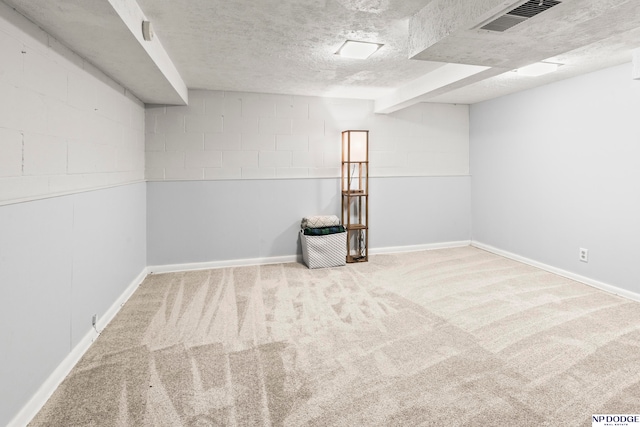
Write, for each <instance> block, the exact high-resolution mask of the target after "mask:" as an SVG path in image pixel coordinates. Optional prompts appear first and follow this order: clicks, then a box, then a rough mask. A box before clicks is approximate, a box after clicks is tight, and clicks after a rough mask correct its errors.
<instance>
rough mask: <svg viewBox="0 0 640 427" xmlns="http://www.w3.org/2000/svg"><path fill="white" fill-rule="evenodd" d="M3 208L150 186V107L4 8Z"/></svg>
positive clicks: (0, 20)
mask: <svg viewBox="0 0 640 427" xmlns="http://www.w3.org/2000/svg"><path fill="white" fill-rule="evenodd" d="M0 58H2V60H0V153H2V155H0V204H7V203H13V202H16V201H26V200H33V199H38V198H42V197H48V196H52V195H61V194H68V193H73V192H77V191H82V190H88V189H95V188H102V187H108V186H113V185H119V184H125V183H132V182H138V181H141V180H143V179H144V105H143V104H142V103H141V102H140V101H139V100H138V99H136V98H135V97H134V96H133V95H132V94H131V93H129V92H128V91H127V90H126V89H124V88H123V87H122V86H120V85H119V84H117V83H115V82H114V81H112V80H111V79H110V78H108V77H107V76H105V75H104V74H103V73H102V72H101V71H99V70H98V69H97V68H95V67H94V66H93V65H91V64H90V63H88V62H87V61H85V60H83V59H82V58H81V57H80V56H78V55H77V54H75V53H74V52H72V51H71V50H69V49H68V48H66V47H65V46H63V45H62V44H60V43H59V42H58V41H57V40H56V39H55V38H53V37H51V36H50V35H48V34H47V33H45V32H44V31H42V30H41V29H40V28H38V27H37V26H35V25H34V24H33V23H31V22H30V21H28V20H27V19H25V18H24V17H23V16H21V15H19V14H18V13H16V12H15V11H14V10H13V9H11V8H10V7H9V6H7V5H6V4H4V3H0Z"/></svg>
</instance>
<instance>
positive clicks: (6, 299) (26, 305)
mask: <svg viewBox="0 0 640 427" xmlns="http://www.w3.org/2000/svg"><path fill="white" fill-rule="evenodd" d="M0 58H1V59H0V402H1V403H0V425H7V424H8V423H9V422H10V420H12V419H13V418H14V417H15V416H16V414H17V413H18V412H19V411H20V410H21V408H23V407H24V406H25V404H27V402H28V401H29V400H30V399H31V398H32V396H34V393H36V391H37V390H38V389H39V388H40V386H41V385H42V384H43V383H44V381H45V380H46V379H47V378H48V377H49V375H51V373H52V372H54V370H55V369H56V368H57V367H58V366H59V365H60V363H61V362H62V361H63V360H64V359H65V358H66V357H68V356H69V355H70V354H71V353H72V350H73V349H74V347H76V346H77V345H78V344H79V342H80V341H81V340H82V339H83V337H85V336H86V335H87V333H89V332H90V330H91V317H92V315H93V314H97V315H98V317H99V319H100V318H102V315H103V314H104V313H105V312H106V311H107V310H108V309H109V308H110V307H111V305H112V304H113V303H114V302H116V301H117V299H118V297H119V296H120V295H121V294H122V293H123V292H124V291H125V289H126V288H127V287H128V286H129V285H130V284H131V283H132V281H133V280H134V279H135V278H136V277H137V276H138V275H139V274H140V273H141V272H142V271H143V269H144V267H145V265H146V264H145V263H146V215H145V209H146V187H145V184H144V183H143V182H141V181H142V179H143V176H144V106H143V105H142V103H141V102H140V101H138V100H137V99H135V98H134V97H133V96H131V94H129V93H128V92H127V91H126V90H125V89H124V88H122V87H121V86H119V85H118V84H116V83H115V82H113V81H111V80H110V79H109V78H107V77H106V76H105V75H104V74H102V73H101V72H100V71H98V70H97V69H95V68H94V67H92V66H91V65H90V64H88V63H87V62H85V61H83V60H82V59H81V58H80V57H78V56H77V55H76V54H74V53H72V52H71V51H69V50H68V49H67V48H65V47H64V46H62V45H61V44H59V43H58V42H57V41H56V40H55V39H53V38H52V37H50V36H49V35H47V34H46V33H45V32H43V31H42V30H40V29H39V28H38V27H37V26H35V25H34V24H32V23H30V22H29V21H27V20H26V19H24V18H23V17H22V16H21V15H18V14H17V13H16V12H14V11H13V10H12V9H10V8H9V7H8V6H6V5H5V4H4V3H2V2H0Z"/></svg>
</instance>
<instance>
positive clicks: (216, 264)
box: [147, 240, 471, 274]
mask: <svg viewBox="0 0 640 427" xmlns="http://www.w3.org/2000/svg"><path fill="white" fill-rule="evenodd" d="M470 244H471V241H470V240H464V241H460V242H445V243H428V244H425V245H412V246H392V247H386V248H376V249H370V250H369V254H371V255H375V254H391V253H400V252H415V251H425V250H431V249H446V248H457V247H461V246H469V245H470ZM288 262H302V257H301V256H299V255H286V256H277V257H264V258H248V259H232V260H225V261H207V262H195V263H188V264H166V265H152V266H149V267H147V270H148V272H149V273H150V274H158V273H174V272H178V271H194V270H207V269H210V268H224V267H242V266H248V265H267V264H283V263H288Z"/></svg>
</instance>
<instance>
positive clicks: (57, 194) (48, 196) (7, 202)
mask: <svg viewBox="0 0 640 427" xmlns="http://www.w3.org/2000/svg"><path fill="white" fill-rule="evenodd" d="M133 184H146V181H145V180H144V179H137V180H135V181H129V182H121V183H119V184H108V185H101V186H98V187H91V188H78V189H76V190H69V191H58V192H54V193H48V194H39V195H35V196H29V197H23V198H20V199H7V200H2V201H0V206H9V205H17V204H20V203H28V202H37V201H38V200H45V199H55V198H58V197H66V196H72V195H74V194H81V193H90V192H92V191H99V190H108V189H110V188H116V187H124V186H125V185H133Z"/></svg>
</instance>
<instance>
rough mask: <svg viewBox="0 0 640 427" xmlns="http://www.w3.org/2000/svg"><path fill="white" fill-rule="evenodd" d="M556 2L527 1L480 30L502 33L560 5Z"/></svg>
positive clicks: (542, 0)
mask: <svg viewBox="0 0 640 427" xmlns="http://www.w3.org/2000/svg"><path fill="white" fill-rule="evenodd" d="M560 3H561V2H559V1H556V0H529V1H528V2H526V3H524V4H523V5H521V6H518V7H516V8H515V9H512V10H510V11H509V12H507V13H505V14H504V15H501V16H499V17H498V18H496V19H493V20H491V21H489V22H488V23H486V24H484V25H482V26H481V27H480V29H481V30H489V31H498V32H503V31H506V30H508V29H509V28H511V27H514V26H516V25H518V24H519V23H521V22H523V21H526V20H527V19H529V18H532V17H534V16H536V15H538V14H540V13H542V12H544V11H545V10H548V9H551V8H552V7H553V6H556V5H558V4H560Z"/></svg>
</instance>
